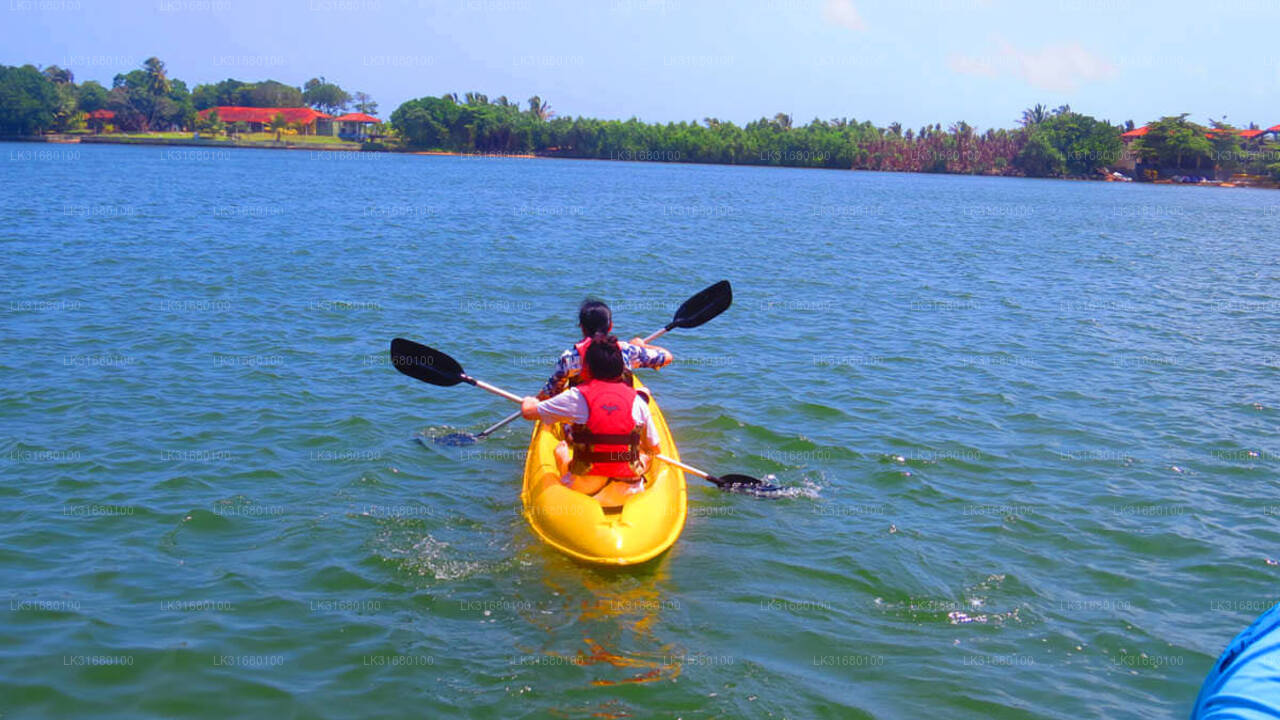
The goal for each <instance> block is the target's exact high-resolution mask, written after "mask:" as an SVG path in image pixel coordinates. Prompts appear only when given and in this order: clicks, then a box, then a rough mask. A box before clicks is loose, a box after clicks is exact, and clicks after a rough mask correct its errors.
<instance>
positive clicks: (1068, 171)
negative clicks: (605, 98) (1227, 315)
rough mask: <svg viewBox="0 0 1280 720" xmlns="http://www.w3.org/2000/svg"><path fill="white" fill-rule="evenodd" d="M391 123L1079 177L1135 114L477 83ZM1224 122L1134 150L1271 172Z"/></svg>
mask: <svg viewBox="0 0 1280 720" xmlns="http://www.w3.org/2000/svg"><path fill="white" fill-rule="evenodd" d="M391 125H392V127H393V129H394V130H395V131H396V132H397V133H398V134H399V135H400V137H401V138H402V139H403V140H404V142H406V143H407V144H408V145H409V146H410V147H417V148H425V149H436V150H448V151H454V152H475V153H510V154H523V153H538V154H545V155H555V156H561V157H580V158H601V159H619V160H655V161H663V162H696V163H723V164H734V165H789V166H798V167H824V168H846V169H858V170H890V171H903V172H935V173H963V174H981V175H1025V176H1029V177H1088V176H1093V175H1095V174H1096V173H1097V172H1098V171H1099V170H1100V169H1104V168H1108V167H1113V166H1114V165H1115V164H1116V163H1117V162H1119V161H1120V159H1121V158H1122V156H1123V155H1124V152H1125V148H1124V144H1123V142H1122V141H1121V138H1120V135H1121V133H1123V132H1124V131H1126V130H1131V129H1133V123H1132V121H1130V122H1128V123H1126V124H1125V125H1123V126H1122V125H1114V124H1112V123H1110V122H1107V121H1105V120H1098V119H1097V118H1094V117H1091V116H1089V115H1085V114H1083V113H1079V112H1076V111H1074V110H1072V109H1071V108H1070V106H1067V105H1063V106H1060V107H1058V108H1056V109H1053V110H1050V109H1049V108H1047V107H1045V106H1044V105H1036V106H1034V107H1032V108H1028V109H1027V110H1025V111H1024V112H1023V113H1022V118H1021V120H1020V123H1019V125H1020V127H1017V128H1013V129H990V130H987V131H985V132H981V133H980V132H978V131H977V130H976V129H975V128H974V127H973V126H972V125H969V124H968V123H966V122H963V121H960V122H956V123H953V124H951V125H950V126H948V127H947V128H946V129H943V127H942V125H941V124H936V125H931V126H930V125H926V126H924V127H922V128H920V129H919V130H913V129H910V128H908V129H905V130H904V129H903V128H902V126H901V125H900V124H899V123H891V124H890V125H888V126H887V127H877V126H875V125H874V124H872V123H870V122H866V121H863V122H858V121H857V120H855V119H852V118H834V119H831V120H822V119H819V118H815V119H813V120H812V121H810V122H809V123H807V124H804V125H796V124H794V123H793V121H792V118H791V116H790V115H786V114H784V113H779V114H777V115H775V116H773V117H772V118H760V119H759V120H753V121H751V122H749V123H747V124H746V125H744V126H741V127H739V126H738V125H735V124H734V123H732V122H728V121H724V120H719V119H716V118H710V117H709V118H704V119H703V120H702V121H701V122H697V121H694V122H677V123H666V124H659V123H645V122H642V121H640V120H638V119H636V118H631V119H629V120H598V119H595V118H584V117H577V118H575V117H557V116H556V115H555V113H554V112H552V111H551V110H550V107H549V106H548V105H547V104H546V103H545V102H544V101H543V100H542V98H540V97H537V96H534V97H532V98H529V101H528V107H527V108H526V109H523V110H522V109H521V107H520V106H519V104H518V103H514V102H511V101H510V100H508V99H507V98H506V97H505V96H503V97H499V98H498V99H497V100H495V101H490V100H489V98H488V96H486V95H484V94H482V93H474V92H471V93H466V95H465V96H463V98H461V99H459V97H458V95H457V94H456V93H450V94H447V95H443V96H441V97H424V98H419V99H416V100H410V101H408V102H405V103H404V104H402V105H401V106H400V107H399V108H397V109H396V110H395V112H393V113H391ZM1232 130H1234V128H1231V127H1230V126H1229V125H1226V124H1225V123H1217V122H1215V123H1213V127H1211V128H1206V127H1203V126H1200V125H1197V124H1195V123H1191V122H1189V121H1188V120H1187V119H1186V116H1185V115H1183V116H1179V117H1174V118H1162V119H1161V120H1159V121H1157V122H1155V123H1152V124H1151V129H1150V132H1149V133H1148V135H1147V136H1146V137H1144V138H1142V139H1141V140H1140V141H1137V142H1135V144H1134V148H1133V150H1134V151H1135V152H1137V153H1138V156H1139V158H1141V159H1143V160H1145V161H1147V162H1150V163H1153V164H1156V165H1159V166H1162V167H1169V168H1186V167H1188V166H1189V164H1193V165H1194V166H1195V167H1198V168H1203V169H1205V170H1206V171H1208V170H1211V169H1213V168H1215V167H1216V168H1221V169H1224V170H1229V171H1239V170H1247V171H1250V172H1255V173H1270V174H1271V175H1272V176H1273V177H1275V178H1276V179H1278V180H1280V148H1277V147H1276V145H1275V144H1274V143H1273V144H1271V145H1267V146H1262V145H1257V146H1255V147H1253V148H1252V149H1250V148H1247V147H1246V145H1245V140H1244V139H1243V138H1241V137H1240V136H1238V135H1236V134H1235V133H1234V132H1231V131H1232ZM1215 133H1216V134H1215ZM1206 134H1208V135H1210V137H1206Z"/></svg>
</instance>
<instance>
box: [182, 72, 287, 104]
mask: <svg viewBox="0 0 1280 720" xmlns="http://www.w3.org/2000/svg"><path fill="white" fill-rule="evenodd" d="M191 98H192V104H193V105H194V106H195V108H196V110H205V109H208V108H211V107H214V106H215V105H240V106H244V107H301V106H302V104H303V100H302V91H301V90H299V89H298V88H296V87H293V86H291V85H285V84H284V83H281V82H276V81H275V80H263V81H261V82H256V83H247V82H243V81H240V80H234V79H231V78H228V79H226V80H223V81H222V82H219V83H214V84H212V85H197V86H196V88H195V90H193V91H191Z"/></svg>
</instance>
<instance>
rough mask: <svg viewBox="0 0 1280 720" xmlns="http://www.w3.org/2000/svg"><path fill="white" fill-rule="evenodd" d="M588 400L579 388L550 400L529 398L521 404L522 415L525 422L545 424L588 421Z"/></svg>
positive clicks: (569, 390)
mask: <svg viewBox="0 0 1280 720" xmlns="http://www.w3.org/2000/svg"><path fill="white" fill-rule="evenodd" d="M587 412H588V408H587V399H586V398H584V397H582V393H581V392H580V391H579V390H578V389H577V388H569V389H568V390H565V391H564V392H562V393H560V394H559V395H556V396H555V397H553V398H550V399H548V400H543V401H542V402H538V400H537V398H532V397H527V398H525V399H524V400H522V401H521V402H520V414H521V415H522V416H524V419H525V420H541V421H542V422H544V423H557V422H574V423H584V422H586V421H587Z"/></svg>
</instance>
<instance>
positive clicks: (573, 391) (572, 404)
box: [538, 387, 662, 447]
mask: <svg viewBox="0 0 1280 720" xmlns="http://www.w3.org/2000/svg"><path fill="white" fill-rule="evenodd" d="M589 412H590V407H589V406H588V405H587V399H586V398H585V397H583V395H582V392H581V391H579V390H578V388H576V387H572V388H569V389H568V390H565V391H564V392H562V393H560V394H559V395H556V396H555V397H553V398H550V399H548V400H543V401H542V402H540V403H538V417H539V418H541V419H542V422H544V423H554V422H564V421H568V422H573V423H585V422H586V421H587V414H588V413H589ZM631 418H632V419H633V420H635V422H636V427H638V428H643V430H642V432H643V433H644V438H645V443H644V444H646V445H649V446H651V447H659V446H661V444H662V439H661V438H660V437H658V428H656V427H654V424H653V415H651V414H650V413H649V403H647V402H645V401H644V398H643V397H641V396H640V395H639V394H637V395H636V400H635V402H633V403H632V404H631Z"/></svg>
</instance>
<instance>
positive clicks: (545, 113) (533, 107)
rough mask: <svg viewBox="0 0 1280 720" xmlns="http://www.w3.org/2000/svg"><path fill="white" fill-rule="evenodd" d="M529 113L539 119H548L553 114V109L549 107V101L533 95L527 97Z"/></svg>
mask: <svg viewBox="0 0 1280 720" xmlns="http://www.w3.org/2000/svg"><path fill="white" fill-rule="evenodd" d="M529 114H530V115H532V116H534V117H536V118H538V119H539V120H548V119H550V118H551V116H552V115H555V111H553V110H552V109H551V105H550V104H549V103H547V102H544V101H543V99H542V98H540V97H538V96H537V95H534V96H533V97H531V98H529Z"/></svg>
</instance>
